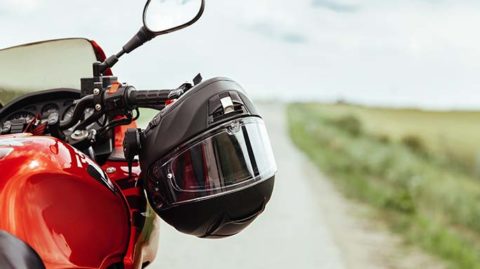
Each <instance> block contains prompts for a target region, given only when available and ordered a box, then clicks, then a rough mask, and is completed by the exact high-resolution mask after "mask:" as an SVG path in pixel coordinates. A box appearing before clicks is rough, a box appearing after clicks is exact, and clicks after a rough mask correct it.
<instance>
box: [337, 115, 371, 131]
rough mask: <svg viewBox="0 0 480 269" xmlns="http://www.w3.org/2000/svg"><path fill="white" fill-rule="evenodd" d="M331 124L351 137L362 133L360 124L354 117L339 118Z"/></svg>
mask: <svg viewBox="0 0 480 269" xmlns="http://www.w3.org/2000/svg"><path fill="white" fill-rule="evenodd" d="M331 123H332V124H333V125H335V126H336V127H337V128H339V129H342V130H344V131H346V132H347V133H349V134H351V135H353V136H359V135H361V134H362V133H363V126H362V122H361V121H360V120H359V119H358V118H357V117H356V116H354V115H345V116H341V117H339V118H336V119H333V120H332V121H331Z"/></svg>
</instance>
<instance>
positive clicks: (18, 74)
mask: <svg viewBox="0 0 480 269" xmlns="http://www.w3.org/2000/svg"><path fill="white" fill-rule="evenodd" d="M96 60H97V57H96V54H95V50H94V48H93V46H92V44H91V43H90V42H89V41H88V40H86V39H61V40H52V41H45V42H40V43H33V44H27V45H22V46H17V47H12V48H8V49H3V50H0V102H1V103H2V104H3V105H6V104H8V103H9V102H10V101H12V100H13V99H14V98H16V97H19V96H22V95H24V94H26V93H30V92H35V91H42V90H49V89H56V88H73V89H80V79H81V78H84V77H90V76H92V63H93V62H95V61H96Z"/></svg>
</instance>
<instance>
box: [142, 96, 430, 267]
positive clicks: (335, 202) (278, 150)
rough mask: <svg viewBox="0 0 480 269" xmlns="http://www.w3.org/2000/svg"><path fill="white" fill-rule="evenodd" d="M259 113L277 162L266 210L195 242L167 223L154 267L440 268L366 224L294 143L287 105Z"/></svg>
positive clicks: (360, 211)
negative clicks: (234, 231)
mask: <svg viewBox="0 0 480 269" xmlns="http://www.w3.org/2000/svg"><path fill="white" fill-rule="evenodd" d="M260 111H261V112H262V113H263V115H264V117H265V120H266V122H267V126H268V130H269V134H270V136H271V140H272V145H273V147H274V151H275V156H276V160H277V164H278V167H279V172H278V175H277V178H276V186H275V191H274V195H273V197H272V200H271V202H270V203H269V205H268V206H267V209H266V211H265V213H264V214H263V215H261V216H260V218H259V219H258V220H257V221H256V222H254V223H253V224H252V225H251V226H250V227H249V228H247V229H246V230H245V231H244V232H243V233H241V234H240V235H237V236H235V237H233V238H229V239H222V240H205V239H197V238H194V237H191V236H188V235H183V234H180V233H179V232H177V231H175V230H174V229H173V228H171V227H169V226H168V225H167V224H165V223H162V227H161V237H160V251H159V254H158V257H157V261H156V262H155V263H154V264H152V266H151V268H154V269H157V268H158V269H183V268H185V269H187V268H188V269H191V268H200V269H201V268H208V269H217V268H218V269H220V268H221V269H225V268H229V269H235V268H249V269H256V268H258V269H260V268H262V269H265V268H267V269H268V268H275V269H283V268H285V269H292V268H294V269H295V268H298V269H310V268H312V269H314V268H315V269H320V268H327V269H344V268H345V269H349V268H352V269H353V268H355V269H362V268H368V269H376V268H419V267H423V268H439V266H438V264H436V263H435V261H432V260H431V259H430V258H429V257H426V256H425V255H423V254H421V253H418V251H413V252H412V251H409V250H403V248H402V247H401V246H400V243H399V240H398V239H397V238H396V237H395V236H393V235H391V234H389V233H388V232H387V231H386V229H385V227H382V226H381V225H379V224H375V223H372V222H370V221H367V220H366V218H365V214H367V213H365V212H364V210H363V208H362V207H361V206H358V205H355V204H353V203H352V202H351V201H348V200H346V199H345V198H343V197H342V195H340V194H339V193H338V192H337V191H336V190H335V188H334V187H333V186H332V185H331V182H330V181H329V180H327V179H326V178H325V177H324V176H323V175H322V174H321V173H320V172H319V171H318V169H316V167H314V166H313V165H312V164H311V163H310V162H309V161H308V160H307V159H306V158H305V157H304V156H303V155H302V153H301V152H299V151H298V150H297V149H296V148H295V147H294V145H292V143H291V142H290V139H289V137H288V132H287V129H286V128H287V127H286V121H285V116H284V115H285V108H284V107H283V106H282V105H263V106H261V108H260ZM400 249H402V250H400Z"/></svg>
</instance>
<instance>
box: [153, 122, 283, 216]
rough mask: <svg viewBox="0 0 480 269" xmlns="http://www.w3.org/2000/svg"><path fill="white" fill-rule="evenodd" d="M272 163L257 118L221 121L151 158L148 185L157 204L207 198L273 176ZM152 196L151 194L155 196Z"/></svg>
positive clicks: (162, 205)
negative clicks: (164, 155)
mask: <svg viewBox="0 0 480 269" xmlns="http://www.w3.org/2000/svg"><path fill="white" fill-rule="evenodd" d="M276 169H277V168H276V164H275V160H274V157H273V153H272V148H271V145H270V141H269V139H268V134H267V131H266V128H265V124H264V122H263V120H262V119H260V118H256V117H250V118H243V119H238V120H234V121H231V122H229V123H227V124H224V125H222V126H220V127H218V128H216V129H214V130H213V131H210V132H207V133H204V134H202V135H200V136H198V137H197V138H196V139H194V140H193V141H191V142H190V143H187V144H185V145H183V146H180V147H179V149H178V151H176V153H174V154H173V155H171V156H169V157H167V158H165V159H164V160H161V161H159V162H157V163H155V164H154V166H153V167H152V168H151V169H150V173H149V179H150V180H149V186H147V187H148V189H150V190H152V188H153V190H154V193H153V194H152V193H150V194H151V198H153V200H155V201H153V202H156V203H157V204H156V205H155V206H156V207H157V208H158V207H169V206H173V205H175V204H179V203H184V202H190V201H195V200H199V199H206V198H208V197H212V196H216V195H221V194H224V193H227V192H230V191H235V190H238V189H241V188H246V187H248V186H251V185H253V184H256V183H258V182H261V181H263V180H265V179H268V178H270V177H272V176H273V175H274V174H275V172H276ZM154 197H155V198H154Z"/></svg>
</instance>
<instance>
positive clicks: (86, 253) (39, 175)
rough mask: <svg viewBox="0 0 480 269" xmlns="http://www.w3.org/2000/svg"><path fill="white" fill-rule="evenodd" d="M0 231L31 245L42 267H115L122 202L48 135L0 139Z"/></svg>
mask: <svg viewBox="0 0 480 269" xmlns="http://www.w3.org/2000/svg"><path fill="white" fill-rule="evenodd" d="M0 216H1V218H0V230H3V231H6V232H8V233H10V234H12V235H14V236H16V237H18V238H19V239H21V240H23V241H24V242H25V243H27V244H28V245H29V246H31V247H32V248H33V249H34V250H35V251H36V252H37V253H38V254H39V256H40V257H41V259H42V260H43V262H44V263H45V266H46V268H47V269H67V268H68V269H80V268H82V269H87V268H88V269H90V268H91V269H93V268H95V269H97V268H100V269H103V268H108V267H110V266H111V265H113V264H117V263H121V262H122V259H123V257H124V254H125V252H126V250H127V247H128V241H129V233H130V230H129V229H130V224H129V211H128V207H127V205H126V202H125V198H124V197H123V196H122V194H121V192H120V191H119V190H118V189H117V188H116V187H115V185H114V184H112V182H111V181H110V180H109V179H108V178H107V176H106V175H105V174H104V173H103V172H102V170H101V169H100V168H99V167H98V166H97V165H96V164H95V163H94V162H93V161H92V160H90V159H89V158H88V157H87V156H85V155H84V154H83V153H80V152H78V151H77V150H75V149H73V148H72V147H71V146H69V145H68V144H65V143H63V142H62V141H59V140H57V139H55V138H50V137H33V136H30V135H17V136H1V137H0Z"/></svg>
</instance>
